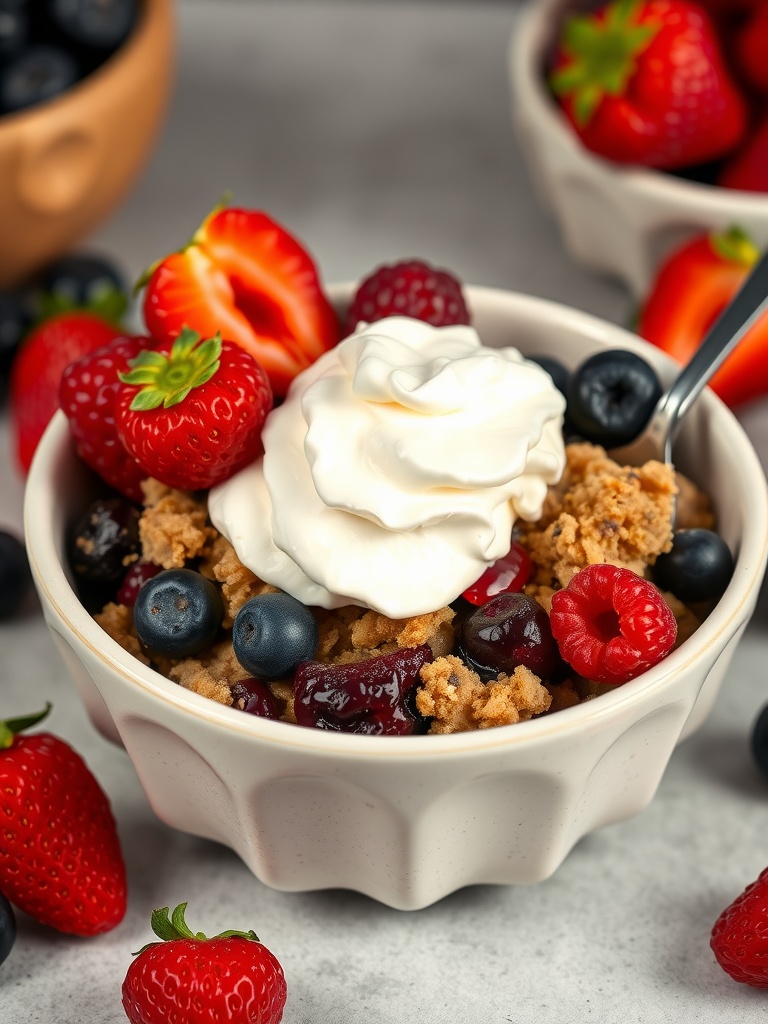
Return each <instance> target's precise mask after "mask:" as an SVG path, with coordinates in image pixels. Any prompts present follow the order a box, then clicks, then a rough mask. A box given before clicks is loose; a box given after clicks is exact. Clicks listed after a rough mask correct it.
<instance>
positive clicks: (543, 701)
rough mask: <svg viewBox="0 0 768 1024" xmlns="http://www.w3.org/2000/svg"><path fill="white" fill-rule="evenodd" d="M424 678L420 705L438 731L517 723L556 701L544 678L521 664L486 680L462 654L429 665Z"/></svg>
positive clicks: (422, 672) (418, 693)
mask: <svg viewBox="0 0 768 1024" xmlns="http://www.w3.org/2000/svg"><path fill="white" fill-rule="evenodd" d="M419 676H420V678H421V686H419V688H418V690H417V691H416V707H417V709H418V711H419V713H420V714H422V715H424V716H425V717H427V718H432V719H434V720H433V722H432V724H431V725H430V728H429V731H430V733H433V734H444V733H453V732H467V731H469V730H472V729H490V728H492V727H494V726H497V725H512V724H514V723H515V722H522V721H526V720H527V719H529V718H532V717H533V716H534V715H540V714H543V713H544V712H545V711H547V710H548V708H549V706H550V704H551V703H552V697H551V695H550V694H549V692H548V691H547V689H546V688H545V687H544V686H542V683H541V680H540V679H539V677H538V676H536V675H534V673H533V672H531V670H530V669H528V668H525V667H524V666H522V665H519V666H518V667H517V668H516V669H515V671H514V672H513V673H512V675H511V676H507V675H504V674H501V675H499V677H498V679H497V680H496V681H494V682H490V683H483V682H482V680H481V679H480V677H479V676H478V675H477V674H476V673H475V672H473V671H472V670H471V669H470V668H468V667H467V666H466V665H465V664H464V662H463V661H461V659H460V658H457V657H455V656H454V655H448V656H447V657H444V658H438V659H437V660H436V661H433V662H431V663H429V664H427V665H424V666H423V667H422V668H421V670H420V672H419Z"/></svg>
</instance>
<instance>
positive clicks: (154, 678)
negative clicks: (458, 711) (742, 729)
mask: <svg viewBox="0 0 768 1024" xmlns="http://www.w3.org/2000/svg"><path fill="white" fill-rule="evenodd" d="M352 287H353V286H352V285H351V284H350V283H341V284H336V285H331V286H328V288H327V289H326V290H327V293H328V295H329V297H330V298H331V300H332V301H335V302H336V303H337V304H338V303H341V302H343V301H344V299H345V298H347V297H348V296H349V295H350V294H351V289H352ZM465 294H466V296H467V299H468V303H469V305H470V308H472V307H474V306H475V305H477V304H480V305H483V304H493V305H494V307H495V308H497V309H498V308H502V309H503V310H506V311H508V312H509V313H510V314H511V315H514V313H515V311H516V310H517V311H518V312H519V315H520V316H527V317H528V318H535V319H537V320H538V321H540V322H543V323H544V324H545V325H549V326H551V327H552V328H557V327H558V326H561V327H563V326H565V327H566V328H569V329H571V330H576V331H578V332H579V333H580V334H583V335H584V336H585V338H586V339H592V340H593V341H595V343H596V344H610V345H612V346H615V347H621V348H629V349H632V350H634V351H636V352H638V353H639V354H641V355H643V356H644V357H645V358H647V359H648V360H649V361H650V362H651V363H652V364H654V365H655V366H656V368H657V369H659V368H661V369H662V370H664V369H666V370H667V371H669V370H670V369H672V370H674V367H675V364H674V363H673V362H672V360H670V359H669V358H668V357H666V356H665V355H664V354H663V353H661V352H659V351H658V350H657V349H654V348H653V346H651V345H649V344H648V343H647V342H644V341H642V340H641V339H639V338H638V337H636V336H635V335H633V334H631V333H630V332H629V331H627V330H625V329H624V328H622V327H619V326H617V325H615V324H612V323H610V322H609V321H606V320H603V319H600V318H599V317H596V316H592V315H591V314H588V313H584V312H581V311H579V310H576V309H573V308H571V307H568V306H565V305H563V304H561V303H558V302H553V301H551V300H547V299H541V298H537V297H534V296H529V295H523V294H521V293H518V292H513V291H509V290H505V289H500V288H486V287H477V286H466V289H465ZM698 403H700V404H701V405H702V406H703V407H704V408H705V409H706V413H707V416H708V417H709V418H712V419H714V421H715V423H716V425H717V431H718V434H719V435H720V436H722V437H724V438H725V439H726V440H727V442H728V443H730V444H731V445H732V446H734V451H735V452H737V453H738V454H737V456H735V457H734V464H738V465H739V467H740V474H741V476H742V478H746V479H749V480H755V481H760V482H761V486H755V487H754V488H750V490H749V492H748V495H741V497H742V498H746V497H748V499H749V502H750V513H749V516H745V520H746V522H747V529H745V531H744V533H743V535H742V537H741V539H740V543H739V551H738V555H737V559H736V570H735V572H734V576H733V579H732V580H731V583H730V584H729V586H728V589H727V590H726V592H725V594H724V595H723V597H722V598H721V599H720V601H719V602H718V604H717V606H716V608H715V609H714V610H713V611H712V613H711V614H710V615H709V617H708V618H707V619H706V620H705V621H704V622H703V623H702V624H701V625H700V626H699V628H698V629H697V631H696V633H695V635H694V638H691V639H692V640H693V639H695V638H697V642H696V643H695V644H693V645H692V643H691V640H688V641H686V642H685V643H684V644H681V646H680V647H679V648H678V649H677V650H676V651H673V652H672V653H671V654H670V655H668V657H667V658H665V659H664V660H663V661H661V662H660V663H659V664H658V665H656V666H655V667H654V668H652V669H650V670H648V671H647V672H644V673H642V674H641V675H640V676H638V677H637V678H636V679H634V680H631V681H630V682H628V683H624V684H623V685H622V686H618V687H616V688H615V689H614V690H613V691H611V692H609V693H606V694H603V695H601V697H600V698H599V699H596V700H592V701H588V702H583V703H581V704H579V705H576V706H574V707H570V708H565V709H563V710H561V711H557V712H556V713H554V714H551V715H545V716H542V717H539V718H533V719H530V720H528V721H525V722H518V723H516V724H514V725H508V726H499V727H496V728H494V729H485V730H478V731H473V732H461V733H453V734H449V735H417V736H377V737H368V736H357V735H353V734H343V733H335V732H328V731H325V730H319V729H311V728H301V727H297V726H296V725H293V724H290V723H286V722H275V721H270V720H268V719H264V718H258V717H256V716H251V715H243V714H237V713H236V712H233V709H231V708H230V707H227V706H225V705H222V704H218V703H217V702H216V701H213V700H211V699H209V698H206V697H202V696H200V695H199V694H196V693H193V692H191V691H189V690H185V689H184V688H183V687H181V686H179V685H178V684H177V683H174V682H172V681H171V680H170V679H167V678H166V677H165V676H162V675H161V674H160V673H158V672H156V671H155V670H153V669H150V668H148V667H146V666H143V665H142V664H141V663H140V662H139V661H137V660H136V659H135V658H134V657H133V656H132V655H130V654H129V653H128V652H127V651H125V650H124V649H123V648H122V647H121V646H120V645H119V644H118V643H117V642H116V641H115V640H113V639H112V638H111V637H110V636H109V635H108V634H107V633H106V632H105V631H104V630H102V629H101V627H100V626H98V625H97V624H96V622H95V621H94V619H93V618H91V616H90V615H89V613H88V612H87V611H86V609H85V608H84V606H83V605H82V604H81V603H80V601H79V599H78V598H77V596H76V595H75V593H74V591H73V589H72V587H71V585H70V583H69V581H68V579H67V577H66V575H65V572H64V569H63V566H62V564H61V561H60V560H59V556H58V553H57V547H58V545H59V543H60V538H57V537H56V535H55V533H54V524H55V522H56V521H57V512H56V510H57V508H60V503H58V502H57V496H56V489H55V483H56V481H55V478H56V468H57V466H58V465H60V464H63V463H64V462H65V461H66V459H67V458H68V457H69V458H71V457H73V456H72V449H71V441H70V437H69V430H68V426H67V421H66V418H65V416H64V414H63V413H62V412H61V411H59V412H57V413H56V415H55V416H54V418H53V420H52V421H51V423H50V424H49V426H48V428H47V430H46V432H45V434H44V436H43V439H42V441H41V443H40V444H39V446H38V449H37V451H36V453H35V457H34V459H33V462H32V466H31V469H30V473H29V476H28V479H27V485H26V491H25V495H24V532H25V537H26V544H27V554H28V556H29V561H30V566H31V568H32V572H33V576H34V578H35V582H36V585H37V587H38V590H39V592H40V596H41V599H42V601H43V604H44V605H46V604H47V605H48V606H49V607H48V608H47V609H45V611H46V617H48V614H47V613H48V612H49V611H51V610H52V611H53V612H55V615H56V616H57V617H58V619H59V620H60V621H61V622H62V623H63V624H64V625H65V627H66V629H67V630H69V632H71V633H72V634H73V635H74V636H75V637H77V639H78V641H79V642H80V643H81V644H83V645H84V646H85V647H86V648H88V649H89V650H90V652H91V654H92V655H93V657H95V658H96V659H97V660H98V661H99V662H101V663H102V664H103V667H104V668H106V669H108V670H110V671H111V672H113V673H117V674H118V675H119V676H121V677H122V678H123V680H127V681H128V682H129V683H130V684H132V685H136V684H138V686H139V687H140V688H141V690H142V691H143V692H144V694H145V696H147V697H149V698H150V700H151V701H152V702H156V703H158V704H160V705H164V706H165V707H166V709H168V710H170V711H172V710H175V711H176V712H181V713H182V714H184V715H190V716H192V717H194V718H195V719H197V720H198V724H204V725H207V726H211V727H223V728H224V729H225V730H227V731H228V732H230V733H232V734H235V733H236V734H239V735H241V736H250V737H252V738H253V739H254V740H258V741H260V742H261V743H262V744H266V745H271V746H273V747H275V748H294V749H295V748H301V749H303V750H305V751H310V750H311V751H312V752H313V753H314V754H318V755H327V756H329V757H339V756H341V757H353V758H358V759H360V758H363V759H370V760H374V761H376V760H382V759H385V760H389V759H391V758H398V759H399V760H400V761H403V762H405V761H406V760H408V759H415V760H422V759H423V758H424V756H425V755H431V756H432V757H433V758H434V759H436V760H439V759H441V758H445V757H456V756H457V755H462V754H467V755H470V754H478V753H493V752H495V751H498V750H499V749H501V748H511V747H517V746H527V745H530V744H532V743H540V742H544V741H546V740H547V739H548V738H554V737H559V736H561V735H562V734H563V733H566V732H571V731H573V730H579V729H585V728H587V726H588V725H590V724H594V723H597V722H598V721H602V720H604V719H606V718H612V717H614V716H615V717H616V718H619V717H620V716H621V715H622V714H623V713H624V712H625V711H626V710H627V709H629V708H631V706H632V705H633V704H635V703H639V702H640V701H641V700H643V699H644V698H646V697H648V696H650V695H653V694H654V693H657V692H658V691H659V690H661V689H663V687H664V686H665V685H666V683H667V682H668V681H669V680H670V679H671V678H672V677H673V676H676V675H678V674H680V673H684V672H686V671H687V670H688V668H689V667H690V666H691V665H694V664H695V663H697V662H705V661H706V657H707V653H708V650H709V648H710V647H711V646H712V645H713V644H714V643H715V642H716V641H717V640H718V639H719V638H720V637H721V636H722V635H723V633H726V634H728V635H729V639H730V636H731V635H733V634H735V632H736V630H737V629H738V628H740V626H741V625H742V623H744V622H746V620H747V618H748V614H747V613H746V612H745V606H748V605H749V604H750V603H753V601H754V599H755V598H756V595H757V591H758V589H759V586H760V583H761V580H762V577H763V572H764V569H765V564H766V559H767V558H768V484H766V480H765V473H764V470H763V468H762V465H761V464H760V461H759V459H758V456H757V454H756V452H755V450H754V448H753V447H752V443H751V441H750V440H749V438H748V437H747V435H746V433H745V432H744V430H743V428H742V427H741V425H740V424H739V423H738V421H737V420H736V418H735V417H734V415H733V414H732V413H731V411H730V410H729V409H728V408H727V407H726V406H725V405H724V404H723V403H722V402H721V401H720V399H719V398H718V397H717V396H716V395H715V394H714V392H712V391H710V390H709V389H705V391H704V392H703V393H702V394H701V395H700V396H699V398H698V399H697V404H698ZM49 625H50V626H51V627H52V628H56V627H55V625H54V623H52V622H51V621H49ZM58 632H61V630H58ZM62 635H64V634H62ZM105 700H106V698H105ZM106 703H107V706H108V707H109V701H108V700H107V701H106Z"/></svg>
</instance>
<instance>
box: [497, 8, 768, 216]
mask: <svg viewBox="0 0 768 1024" xmlns="http://www.w3.org/2000/svg"><path fill="white" fill-rule="evenodd" d="M563 3H564V0H536V2H533V3H530V4H528V6H527V8H525V9H524V10H522V11H521V12H520V14H519V17H518V21H517V24H516V26H515V28H514V30H513V32H512V35H511V36H510V40H509V44H508V50H507V70H508V74H509V79H510V82H511V84H512V86H513V90H512V94H513V102H514V104H515V107H516V111H517V115H518V116H523V117H524V118H525V122H526V124H532V125H535V126H536V130H537V131H538V132H540V133H541V134H542V135H549V136H550V137H551V138H554V139H556V140H557V142H558V143H559V145H561V146H562V147H563V149H565V150H567V151H568V155H569V157H570V159H571V160H573V161H574V163H577V164H578V165H580V166H581V168H582V169H587V170H588V172H589V173H590V174H592V175H593V176H595V175H599V176H600V177H601V178H602V179H603V180H604V181H606V182H610V183H611V184H612V186H613V187H616V188H620V189H626V190H627V191H632V192H635V193H637V194H639V195H642V196H643V197H646V198H648V199H652V200H660V199H661V200H665V201H666V202H667V203H668V204H669V205H670V206H674V207H675V208H676V209H677V210H678V212H690V213H693V212H694V211H696V212H700V213H704V212H710V213H712V212H717V213H719V214H720V215H721V216H729V217H732V218H733V219H734V220H735V221H739V218H742V219H744V218H749V217H750V216H752V217H754V215H755V206H756V205H757V206H758V208H760V207H763V208H764V210H765V212H766V213H768V195H765V194H762V193H760V192H747V191H744V190H741V189H727V188H722V187H720V186H718V185H709V184H707V183H705V182H700V181H690V180H687V179H684V178H678V177H676V176H675V175H673V174H669V173H666V172H664V171H658V170H654V169H653V168H644V167H642V166H639V165H636V164H626V165H623V164H619V163H614V162H612V161H610V160H606V159H604V158H603V157H600V156H598V155H597V154H596V153H592V152H591V151H590V150H588V149H587V148H586V147H585V146H584V145H583V144H582V143H581V141H580V140H579V138H578V136H577V135H576V133H575V132H574V131H573V130H572V128H571V127H570V125H569V124H568V121H567V119H566V118H565V116H564V115H563V114H561V112H560V110H559V108H558V107H557V105H556V103H555V102H554V100H553V99H552V97H551V96H550V94H549V92H548V91H547V89H546V88H545V86H544V78H543V74H542V69H541V65H542V59H541V58H542V56H543V52H544V49H545V47H546V44H547V41H548V39H549V38H551V34H552V22H553V18H554V16H555V14H558V15H559V13H560V9H561V7H562V6H563ZM713 203H714V204H715V205H716V206H717V208H718V209H717V210H716V211H713Z"/></svg>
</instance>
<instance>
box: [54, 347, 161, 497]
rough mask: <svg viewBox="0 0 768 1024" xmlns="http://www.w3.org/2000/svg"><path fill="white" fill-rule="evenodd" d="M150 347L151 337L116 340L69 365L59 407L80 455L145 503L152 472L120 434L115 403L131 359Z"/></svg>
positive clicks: (108, 480) (107, 479)
mask: <svg viewBox="0 0 768 1024" xmlns="http://www.w3.org/2000/svg"><path fill="white" fill-rule="evenodd" d="M148 343H149V339H148V338H122V337H121V338H115V340H114V341H112V342H110V344H109V345H105V346H104V347H103V348H99V349H97V350H96V351H95V352H89V353H87V354H86V355H84V356H82V357H81V358H80V359H78V360H77V361H76V362H74V363H70V365H69V366H68V367H67V368H66V370H65V371H64V374H63V376H62V378H61V385H60V387H59V405H60V406H61V408H62V410H63V411H64V414H65V416H66V417H67V419H68V420H69V430H70V433H71V434H72V437H73V438H74V441H75V450H76V451H77V454H78V455H79V456H80V458H81V459H82V460H83V462H85V463H86V465H88V466H90V467H91V469H92V470H94V472H96V473H98V474H99V476H100V477H101V478H102V480H104V482H105V483H108V484H109V486H110V487H114V488H115V490H117V491H120V493H121V494H124V495H125V496H126V497H127V498H130V499H131V500H132V501H141V498H142V494H141V487H140V486H139V485H140V483H141V481H142V480H145V479H146V478H147V475H148V474H147V473H146V472H145V471H144V470H143V469H142V468H141V466H140V465H139V463H138V462H137V461H136V459H134V458H133V456H132V455H129V454H128V452H127V451H126V450H125V447H124V445H123V443H122V441H121V440H120V438H119V437H118V436H117V427H116V426H115V401H116V399H117V396H118V393H119V392H120V389H121V388H122V384H121V383H120V379H119V377H118V373H121V372H124V371H125V370H127V369H128V363H129V360H131V359H135V358H136V356H137V355H138V354H139V352H141V351H142V349H144V348H146V347H147V345H148Z"/></svg>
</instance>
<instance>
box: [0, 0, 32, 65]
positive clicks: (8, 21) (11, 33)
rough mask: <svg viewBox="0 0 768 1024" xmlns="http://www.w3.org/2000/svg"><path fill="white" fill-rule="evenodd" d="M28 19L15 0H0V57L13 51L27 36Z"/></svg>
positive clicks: (4, 56) (6, 55) (5, 56)
mask: <svg viewBox="0 0 768 1024" xmlns="http://www.w3.org/2000/svg"><path fill="white" fill-rule="evenodd" d="M28 30H29V19H28V17H27V13H26V11H24V10H23V8H22V6H21V5H20V4H18V3H16V0H0V58H7V57H8V56H9V55H10V54H12V53H15V52H16V51H17V50H18V49H19V48H20V47H21V46H23V45H24V42H25V40H26V38H27V32H28Z"/></svg>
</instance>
